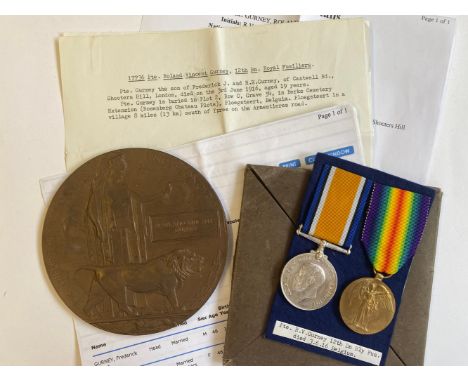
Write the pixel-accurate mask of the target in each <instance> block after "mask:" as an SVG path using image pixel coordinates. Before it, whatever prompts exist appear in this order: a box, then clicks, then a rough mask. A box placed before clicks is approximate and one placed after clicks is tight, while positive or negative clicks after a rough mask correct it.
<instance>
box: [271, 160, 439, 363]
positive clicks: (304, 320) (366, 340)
mask: <svg viewBox="0 0 468 382" xmlns="http://www.w3.org/2000/svg"><path fill="white" fill-rule="evenodd" d="M325 164H330V165H332V166H336V167H339V168H342V169H344V170H348V171H351V172H354V173H356V174H358V175H361V176H364V177H366V178H367V179H370V180H372V181H375V182H378V183H381V184H384V185H388V186H393V187H398V188H401V189H405V190H409V191H413V192H418V193H420V194H423V195H428V196H430V197H431V198H432V199H433V198H434V190H432V189H431V188H428V187H425V186H421V185H419V184H416V183H412V182H410V181H407V180H404V179H401V178H398V177H396V176H393V175H389V174H386V173H384V172H382V171H378V170H374V169H371V168H369V167H365V166H361V165H358V164H355V163H352V162H349V161H346V160H343V159H339V158H335V157H331V156H328V155H325V154H318V155H317V158H316V160H315V165H314V169H313V172H312V175H311V177H310V180H309V184H308V186H307V190H306V193H305V196H304V199H303V204H302V208H301V215H300V220H299V222H300V223H303V222H304V220H305V217H306V214H307V208H308V207H309V205H310V203H311V200H312V196H313V193H314V190H315V186H316V184H317V182H318V178H319V176H320V173H321V171H322V168H323V166H324V165H325ZM368 202H369V201H368ZM368 202H367V203H368ZM366 207H367V205H366ZM364 220H365V214H364V215H363V217H362V218H361V222H360V224H359V229H358V230H357V233H356V236H355V237H354V240H353V247H352V253H351V255H349V256H346V255H343V254H341V253H338V252H334V251H332V250H330V249H326V250H325V253H326V254H327V255H328V260H329V261H330V262H331V263H332V264H333V266H334V267H335V269H336V273H337V276H338V287H337V290H336V294H335V295H334V297H333V299H332V300H331V301H330V302H329V303H328V304H327V305H326V306H324V307H323V308H321V309H318V310H314V311H303V310H300V309H297V308H295V307H293V306H292V305H291V304H289V303H288V301H286V299H285V298H284V296H283V293H282V291H281V288H278V291H277V293H276V296H275V298H274V301H273V305H272V309H271V313H270V316H269V319H268V324H267V329H266V333H265V336H266V337H267V338H269V339H273V340H276V341H279V342H283V343H287V344H290V345H294V346H297V347H300V348H303V349H305V350H308V351H312V352H316V353H319V354H322V355H325V356H328V357H332V358H335V359H338V360H341V361H344V362H348V363H351V364H356V365H368V364H367V363H365V362H363V361H360V360H357V359H354V358H350V357H347V356H345V355H341V354H338V353H335V352H332V351H329V350H326V349H321V348H318V347H315V346H312V345H308V344H305V343H302V342H298V341H295V340H291V339H288V338H284V337H280V336H277V335H274V334H273V328H274V326H275V322H276V321H277V320H278V321H283V322H286V323H289V324H293V325H296V326H299V327H302V328H306V329H309V330H312V331H315V332H319V333H322V334H326V335H328V336H331V337H335V338H339V339H341V340H344V341H349V342H352V343H354V344H358V345H361V346H365V347H367V348H370V349H374V350H378V351H380V352H381V353H382V359H381V365H383V364H384V363H385V359H386V357H387V353H388V348H389V345H390V340H391V336H392V333H393V328H394V326H395V321H396V314H395V318H394V319H393V321H392V322H391V324H390V325H389V326H388V327H387V328H386V329H385V330H383V331H382V332H380V333H377V334H374V335H360V334H357V333H355V332H353V331H351V330H350V329H349V328H348V327H347V326H346V325H345V324H344V323H343V321H342V319H341V316H340V312H339V301H340V297H341V294H342V292H343V290H344V288H345V287H346V286H347V285H348V284H349V283H351V282H352V281H354V280H357V279H359V278H361V277H373V275H374V272H373V267H372V264H371V263H370V261H369V258H368V257H367V254H366V253H365V251H364V248H363V246H362V243H361V232H362V227H363V224H364ZM316 247H317V245H316V244H315V243H312V242H311V241H309V240H307V239H305V238H302V237H300V236H298V235H294V237H293V239H292V242H291V246H290V249H289V253H288V257H287V258H286V259H285V264H286V262H287V261H288V260H289V259H290V258H292V257H294V256H296V255H298V254H300V253H305V252H309V251H310V250H312V249H316ZM410 266H411V264H410V263H408V264H406V265H404V266H403V267H402V268H401V269H400V271H399V272H398V273H397V274H395V275H394V276H392V277H390V278H388V279H385V281H384V282H385V283H386V284H387V285H388V286H389V287H390V288H391V290H392V292H393V294H394V296H395V301H396V309H397V312H398V308H399V306H400V302H401V296H402V293H403V289H404V286H405V282H406V278H407V276H408V271H409V269H410Z"/></svg>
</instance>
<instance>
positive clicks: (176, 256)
mask: <svg viewBox="0 0 468 382" xmlns="http://www.w3.org/2000/svg"><path fill="white" fill-rule="evenodd" d="M203 263H204V258H203V257H202V256H200V255H198V254H197V253H196V252H194V251H192V250H190V249H179V250H175V251H173V252H171V253H169V254H167V255H164V256H161V257H158V258H156V259H152V260H149V261H147V262H145V263H141V264H127V265H122V266H114V265H110V266H102V267H99V266H86V267H82V268H80V269H79V270H78V271H77V273H81V274H83V273H88V278H87V279H88V280H89V279H91V285H90V286H89V294H88V299H87V302H86V306H85V307H84V311H85V313H86V314H89V315H92V314H93V310H94V309H95V308H96V306H97V305H98V304H100V303H101V302H103V300H104V297H105V295H104V294H103V293H102V290H104V291H105V292H106V294H107V295H108V296H110V297H111V298H112V299H113V300H114V301H115V302H116V303H117V304H118V306H119V308H120V309H121V310H123V311H125V312H127V313H129V314H139V312H138V309H137V307H136V306H135V304H134V303H133V302H129V301H128V300H129V298H128V297H127V292H128V291H131V292H135V293H157V294H159V295H162V296H164V297H166V298H167V300H168V302H169V304H170V305H171V308H172V310H173V311H179V310H180V309H183V306H181V304H180V301H179V297H178V295H177V293H178V291H179V289H180V288H181V287H182V285H183V282H184V280H186V279H187V278H189V277H193V276H194V275H196V274H198V275H200V274H201V272H202V270H203ZM89 276H91V277H89ZM88 285H89V283H88Z"/></svg>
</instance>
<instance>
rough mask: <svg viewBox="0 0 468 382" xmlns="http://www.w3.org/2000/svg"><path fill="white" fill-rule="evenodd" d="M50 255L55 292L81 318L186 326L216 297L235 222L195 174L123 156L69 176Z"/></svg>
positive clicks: (150, 329) (46, 249) (123, 329)
mask: <svg viewBox="0 0 468 382" xmlns="http://www.w3.org/2000/svg"><path fill="white" fill-rule="evenodd" d="M42 249H43V256H44V263H45V266H46V269H47V273H48V275H49V278H50V280H51V282H52V284H53V286H54V288H55V289H56V291H57V293H58V294H59V296H60V297H61V298H62V300H63V301H64V302H65V304H66V305H67V306H68V307H69V308H70V309H71V310H72V311H73V312H74V313H76V314H77V315H78V316H79V317H80V318H82V319H83V320H85V321H86V322H89V323H90V324H92V325H94V326H96V327H98V328H100V329H103V330H107V331H109V332H113V333H120V334H133V335H137V334H149V333H155V332H160V331H163V330H166V329H170V328H172V327H174V326H176V325H178V324H180V323H182V322H183V321H185V320H186V319H187V318H189V317H190V316H192V315H193V314H194V313H195V312H196V311H197V310H198V309H200V308H201V307H202V305H203V304H204V303H205V302H206V300H207V299H208V298H209V297H210V295H211V294H212V292H213V291H214V289H215V287H216V285H217V283H218V281H219V279H220V277H221V274H222V272H223V269H224V264H225V261H226V253H227V227H226V219H225V215H224V210H223V207H222V205H221V203H220V201H219V199H218V197H217V195H216V193H215V192H214V190H213V189H212V188H211V186H210V184H209V183H208V182H207V181H206V179H205V178H204V177H203V176H202V175H201V174H200V173H199V172H198V171H196V170H195V169H194V168H193V167H191V166H190V165H188V164H187V163H185V162H183V161H182V160H180V159H177V158H175V157H173V156H171V155H169V154H166V153H163V152H160V151H155V150H149V149H123V150H117V151H112V152H109V153H106V154H103V155H100V156H98V157H96V158H94V159H91V160H90V161H88V162H87V163H85V164H84V165H82V166H81V167H79V168H78V169H77V170H76V171H75V172H73V173H72V174H71V175H70V176H69V177H68V178H67V180H66V181H65V182H64V184H63V185H62V186H61V187H60V188H59V190H58V191H57V193H56V194H55V196H54V198H53V199H52V202H51V204H50V206H49V209H48V211H47V216H46V218H45V222H44V228H43V233H42Z"/></svg>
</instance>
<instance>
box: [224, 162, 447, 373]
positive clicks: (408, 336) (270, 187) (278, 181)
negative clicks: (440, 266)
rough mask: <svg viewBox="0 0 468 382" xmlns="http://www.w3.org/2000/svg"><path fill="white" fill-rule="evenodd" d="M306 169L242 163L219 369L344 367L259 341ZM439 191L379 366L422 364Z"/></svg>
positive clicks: (295, 217) (296, 215) (294, 220)
mask: <svg viewBox="0 0 468 382" xmlns="http://www.w3.org/2000/svg"><path fill="white" fill-rule="evenodd" d="M309 176H310V170H305V169H285V168H280V167H269V166H254V165H248V166H247V167H246V171H245V180H244V194H243V199H242V209H241V215H240V226H239V234H238V238H237V248H236V254H235V257H234V269H233V278H232V289H231V302H230V307H229V318H228V323H227V333H226V342H225V347H224V364H225V365H345V363H343V362H340V361H337V360H335V359H332V358H328V357H324V356H321V355H318V354H315V353H313V352H308V351H305V350H302V349H299V348H297V347H294V346H289V345H287V344H282V343H280V342H276V341H272V340H268V339H266V338H264V332H265V327H266V323H267V319H268V315H269V314H270V307H271V303H272V301H273V297H274V295H275V293H276V290H277V288H278V285H279V278H280V274H281V270H282V268H283V265H284V261H285V259H286V255H287V251H288V248H289V244H290V240H291V237H292V235H293V234H294V232H295V230H296V228H297V226H298V224H297V220H298V218H299V213H300V207H301V203H302V197H303V194H304V192H305V189H306V186H307V182H308V180H309ZM441 196H442V193H441V192H440V191H438V192H437V193H436V197H435V199H434V202H433V204H432V208H431V212H430V215H429V219H428V223H427V226H426V229H425V232H424V235H423V238H422V240H421V243H420V245H419V247H418V250H417V252H416V256H415V258H414V260H413V264H412V266H411V270H410V273H409V276H408V280H407V283H406V287H405V291H404V294H403V298H402V302H401V306H400V311H399V314H398V318H397V323H396V326H395V331H394V333H393V337H392V342H391V346H390V351H389V353H388V356H387V360H386V365H422V364H423V363H424V351H425V347H426V332H427V324H428V315H429V306H430V300H431V287H432V276H433V271H434V258H435V251H436V241H437V229H438V220H439V213H440V204H441Z"/></svg>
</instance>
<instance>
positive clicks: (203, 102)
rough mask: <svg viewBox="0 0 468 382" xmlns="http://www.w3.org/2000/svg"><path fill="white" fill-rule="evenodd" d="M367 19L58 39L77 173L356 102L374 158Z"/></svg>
mask: <svg viewBox="0 0 468 382" xmlns="http://www.w3.org/2000/svg"><path fill="white" fill-rule="evenodd" d="M367 31H368V28H367V24H366V22H365V21H363V20H361V19H353V20H346V21H344V22H343V21H341V22H329V21H324V22H306V23H290V24H283V25H265V26H255V27H252V28H229V29H224V28H216V29H202V30H196V31H183V32H167V33H126V34H115V33H114V34H93V35H76V34H74V35H64V36H62V37H61V38H60V40H59V47H60V67H61V77H62V78H61V79H62V91H63V104H64V116H65V136H66V162H67V168H68V170H71V169H73V168H75V167H76V166H78V165H79V164H81V163H83V162H84V161H85V160H87V159H89V158H90V157H93V156H95V155H97V154H100V153H103V152H106V151H109V150H112V149H117V148H122V147H150V148H159V149H167V148H170V147H174V146H177V145H180V144H184V143H188V142H192V141H195V140H198V139H202V138H206V137H210V136H215V135H219V134H223V133H226V132H229V131H234V130H238V129H242V128H245V127H249V126H253V125H257V124H261V123H267V122H271V121H274V120H276V119H279V118H285V117H290V116H293V115H296V114H299V113H303V112H308V111H313V110H317V109H320V108H323V107H330V106H334V105H336V104H339V103H343V102H350V103H353V104H354V105H355V107H356V109H357V111H358V117H359V125H360V131H361V135H362V139H363V145H364V154H365V158H366V162H369V159H370V157H371V143H372V127H371V118H370V110H371V109H370V99H371V97H370V68H369V54H368V48H367V47H368V34H367Z"/></svg>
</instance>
